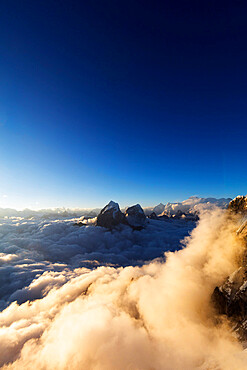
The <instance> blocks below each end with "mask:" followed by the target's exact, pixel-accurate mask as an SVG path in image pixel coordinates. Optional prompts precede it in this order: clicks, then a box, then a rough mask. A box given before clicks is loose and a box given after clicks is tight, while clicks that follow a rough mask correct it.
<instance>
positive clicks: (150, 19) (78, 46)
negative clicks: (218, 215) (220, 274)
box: [0, 0, 247, 208]
mask: <svg viewBox="0 0 247 370" xmlns="http://www.w3.org/2000/svg"><path fill="white" fill-rule="evenodd" d="M246 17H247V3H246V2H245V1H206V2H205V1H204V2H203V1H198V0H197V1H173V0H171V1H158V2H155V1H152V2H151V1H135V0H132V1H126V0H125V1H117V0H109V1H101V0H98V1H73V0H66V1H63V0H60V1H39V0H35V1H31V0H30V1H28V0H27V1H25V0H24V1H19V0H17V1H12V0H9V1H5V2H4V1H2V2H1V4H0V176H1V178H0V207H8V206H9V207H14V208H25V207H31V208H41V207H58V206H65V207H95V206H103V205H104V204H105V203H106V202H108V201H109V200H110V199H114V200H116V201H118V202H119V203H120V204H121V206H125V205H128V204H133V203H137V202H139V203H141V204H142V205H143V206H147V205H154V204H156V203H159V202H161V201H162V202H167V201H177V200H183V199H185V198H187V197H189V196H190V195H198V196H215V197H228V196H229V197H234V196H235V195H237V194H245V193H246V192H247V186H246V184H247V171H246V158H247V146H246V139H247V124H246V118H247V104H246V96H247V89H246V88H247V72H246V70H247V67H246V66H247V47H246V46H247V22H246V19H247V18H246Z"/></svg>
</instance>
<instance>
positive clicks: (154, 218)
mask: <svg viewBox="0 0 247 370" xmlns="http://www.w3.org/2000/svg"><path fill="white" fill-rule="evenodd" d="M148 218H150V220H158V219H159V218H158V216H157V215H156V213H155V212H152V213H151V214H150V215H149V216H148Z"/></svg>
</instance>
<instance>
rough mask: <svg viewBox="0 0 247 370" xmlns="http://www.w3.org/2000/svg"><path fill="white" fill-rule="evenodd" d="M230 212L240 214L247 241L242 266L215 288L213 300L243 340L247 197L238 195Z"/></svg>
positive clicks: (246, 337)
mask: <svg viewBox="0 0 247 370" xmlns="http://www.w3.org/2000/svg"><path fill="white" fill-rule="evenodd" d="M228 210H229V214H231V213H233V214H239V215H240V219H242V225H241V226H240V227H239V229H238V231H237V234H238V235H239V234H241V237H242V238H243V240H244V241H245V243H246V250H245V251H244V253H243V256H242V259H241V261H240V267H239V268H238V269H237V270H236V271H234V272H233V273H232V274H231V275H230V276H229V277H228V278H227V279H226V281H225V282H224V283H223V284H222V285H221V286H220V287H216V288H215V289H214V292H213V295H212V301H213V303H214V305H215V307H216V309H217V310H218V312H219V313H220V314H224V315H227V316H228V317H229V318H230V319H231V321H232V322H233V324H234V326H235V331H236V332H237V333H238V335H239V338H240V339H241V340H247V232H246V224H247V222H246V217H247V198H246V197H244V196H238V197H236V198H235V199H233V200H232V201H231V202H230V203H229V206H228Z"/></svg>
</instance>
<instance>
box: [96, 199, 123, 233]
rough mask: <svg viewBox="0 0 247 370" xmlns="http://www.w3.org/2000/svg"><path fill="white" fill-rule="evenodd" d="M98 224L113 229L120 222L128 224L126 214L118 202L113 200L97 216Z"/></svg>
mask: <svg viewBox="0 0 247 370" xmlns="http://www.w3.org/2000/svg"><path fill="white" fill-rule="evenodd" d="M96 224H97V226H102V227H106V228H108V229H112V228H114V227H116V226H117V225H119V224H126V219H125V217H124V214H123V213H122V212H121V211H120V208H119V205H118V203H115V202H113V201H112V200H111V201H110V202H109V203H108V204H107V205H106V206H105V207H104V208H103V209H102V210H101V212H100V214H99V215H98V217H97V223H96Z"/></svg>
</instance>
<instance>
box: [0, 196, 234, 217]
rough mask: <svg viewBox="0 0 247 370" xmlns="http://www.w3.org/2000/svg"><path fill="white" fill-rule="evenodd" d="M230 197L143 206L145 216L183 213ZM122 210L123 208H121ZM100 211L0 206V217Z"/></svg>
mask: <svg viewBox="0 0 247 370" xmlns="http://www.w3.org/2000/svg"><path fill="white" fill-rule="evenodd" d="M230 201H231V198H220V199H216V198H199V197H196V196H192V197H190V198H188V199H186V200H184V201H182V202H177V203H170V202H168V203H167V204H163V203H160V204H158V205H156V206H154V207H146V208H143V210H144V212H145V214H146V216H149V215H150V214H151V213H152V212H155V213H156V215H157V216H162V215H168V216H173V215H175V214H176V213H177V212H178V211H181V212H183V213H199V212H200V211H201V210H203V209H208V208H211V207H213V206H218V207H220V208H226V207H227V205H228V204H229V202H230ZM121 210H122V211H124V210H125V208H124V209H123V208H122V209H121ZM100 211H101V208H93V209H88V208H87V209H85V208H74V209H71V208H55V209H40V210H37V211H36V210H31V209H24V210H22V211H17V210H15V209H12V208H0V217H5V216H7V217H12V216H19V217H32V216H36V217H37V216H40V217H45V218H49V217H54V216H57V217H58V218H63V217H80V216H85V217H96V216H97V215H98V214H99V213H100Z"/></svg>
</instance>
